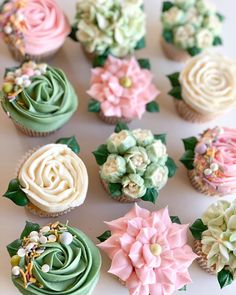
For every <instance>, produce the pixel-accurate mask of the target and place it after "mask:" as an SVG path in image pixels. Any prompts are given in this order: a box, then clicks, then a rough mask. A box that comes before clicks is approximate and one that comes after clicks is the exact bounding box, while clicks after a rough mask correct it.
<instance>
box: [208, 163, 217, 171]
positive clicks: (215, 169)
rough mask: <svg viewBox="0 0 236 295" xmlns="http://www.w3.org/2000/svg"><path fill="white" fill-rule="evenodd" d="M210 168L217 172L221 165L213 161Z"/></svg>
mask: <svg viewBox="0 0 236 295" xmlns="http://www.w3.org/2000/svg"><path fill="white" fill-rule="evenodd" d="M210 169H211V170H212V171H213V172H216V171H217V170H219V165H218V164H217V163H212V164H211V166H210Z"/></svg>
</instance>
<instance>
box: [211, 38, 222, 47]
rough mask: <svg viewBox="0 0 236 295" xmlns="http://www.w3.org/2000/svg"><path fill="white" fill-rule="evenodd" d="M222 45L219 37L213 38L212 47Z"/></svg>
mask: <svg viewBox="0 0 236 295" xmlns="http://www.w3.org/2000/svg"><path fill="white" fill-rule="evenodd" d="M222 44H223V41H222V39H221V37H219V36H216V37H215V38H214V41H213V45H214V46H219V45H222Z"/></svg>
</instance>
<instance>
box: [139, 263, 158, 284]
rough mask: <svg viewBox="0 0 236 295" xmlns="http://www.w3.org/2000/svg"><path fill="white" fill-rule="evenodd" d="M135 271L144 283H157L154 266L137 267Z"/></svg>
mask: <svg viewBox="0 0 236 295" xmlns="http://www.w3.org/2000/svg"><path fill="white" fill-rule="evenodd" d="M135 272H136V274H137V277H138V278H139V279H140V281H141V282H142V284H143V285H151V284H155V283H156V274H155V272H154V270H153V268H150V267H147V266H144V267H142V268H136V269H135Z"/></svg>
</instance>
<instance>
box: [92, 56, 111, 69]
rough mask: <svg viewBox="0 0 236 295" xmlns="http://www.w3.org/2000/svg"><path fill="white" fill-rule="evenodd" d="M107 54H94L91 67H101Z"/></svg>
mask: <svg viewBox="0 0 236 295" xmlns="http://www.w3.org/2000/svg"><path fill="white" fill-rule="evenodd" d="M107 56H108V55H107V54H103V55H98V56H96V57H95V58H94V60H93V67H94V68H97V67H103V66H104V64H105V62H106V60H107Z"/></svg>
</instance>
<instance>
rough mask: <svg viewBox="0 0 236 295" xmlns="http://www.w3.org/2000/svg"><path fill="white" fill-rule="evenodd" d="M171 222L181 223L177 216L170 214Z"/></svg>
mask: <svg viewBox="0 0 236 295" xmlns="http://www.w3.org/2000/svg"><path fill="white" fill-rule="evenodd" d="M170 219H171V221H172V223H177V224H181V221H180V219H179V217H178V216H170Z"/></svg>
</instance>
